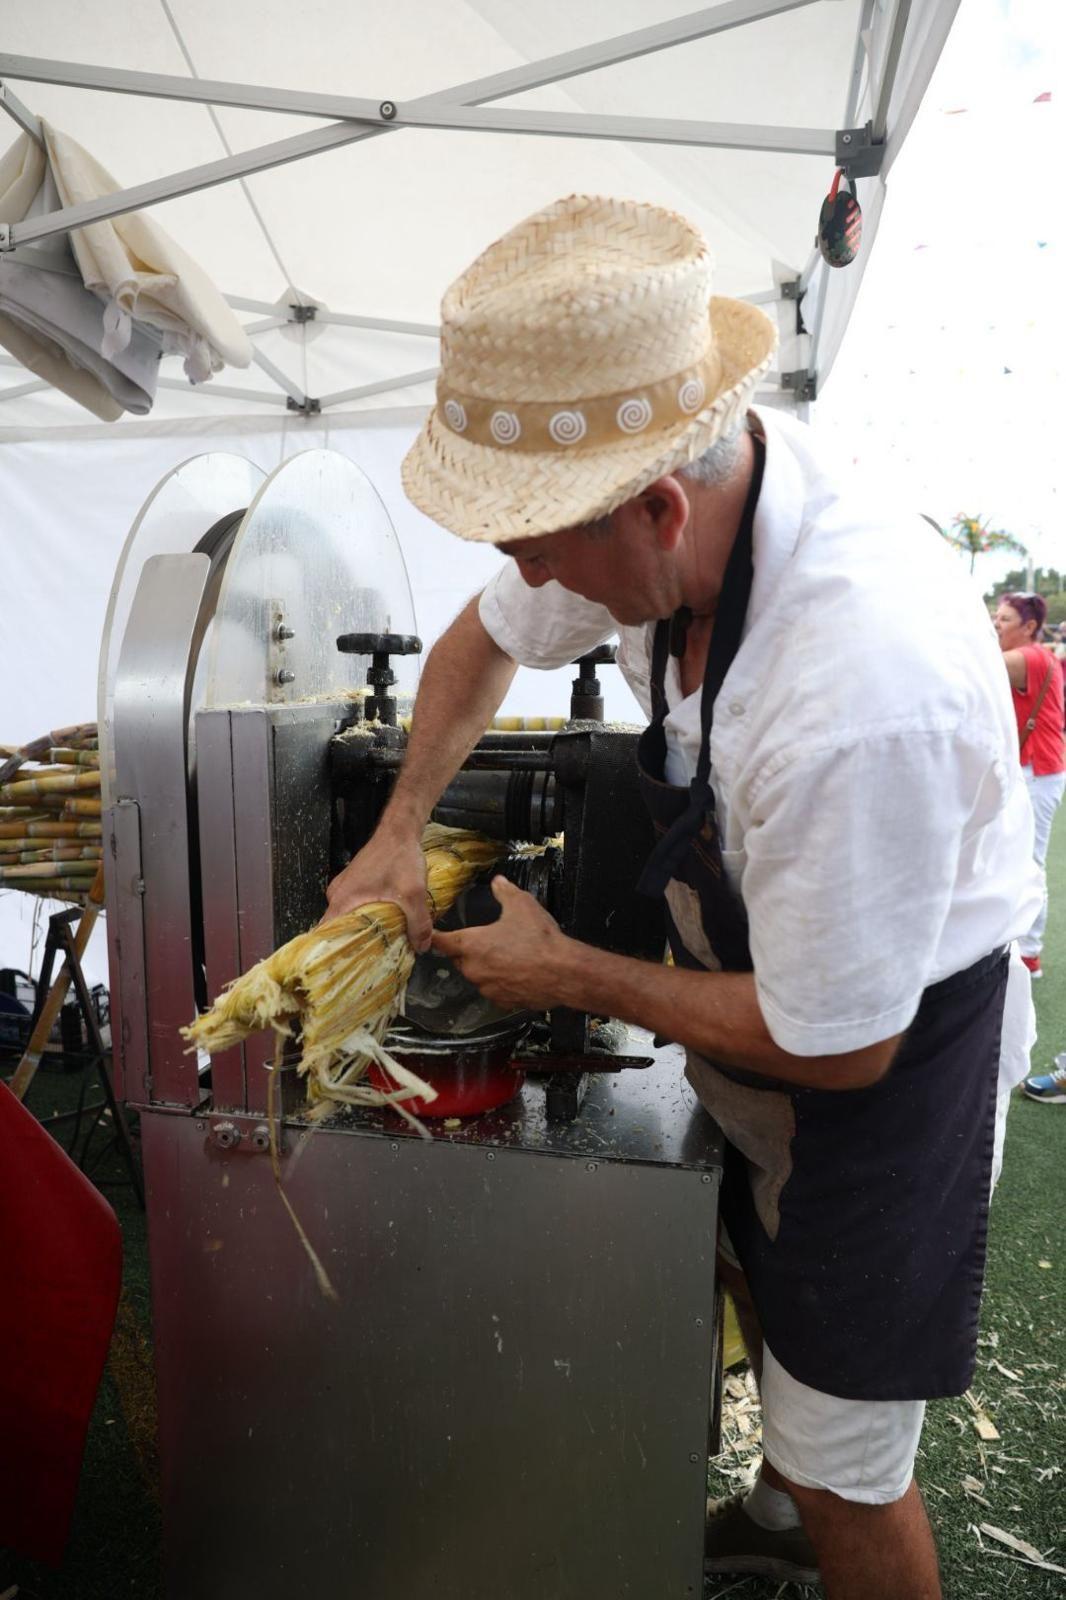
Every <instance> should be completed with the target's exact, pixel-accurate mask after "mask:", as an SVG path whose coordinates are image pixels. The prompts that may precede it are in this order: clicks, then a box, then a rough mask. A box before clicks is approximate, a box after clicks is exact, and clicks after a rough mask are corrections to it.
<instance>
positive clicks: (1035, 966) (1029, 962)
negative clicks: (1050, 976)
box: [1022, 956, 1044, 978]
mask: <svg viewBox="0 0 1066 1600" xmlns="http://www.w3.org/2000/svg"><path fill="white" fill-rule="evenodd" d="M1022 966H1023V967H1028V968H1029V971H1030V972H1031V973H1032V975H1033V977H1034V978H1042V977H1043V976H1044V969H1043V967H1042V966H1041V965H1040V957H1039V956H1022Z"/></svg>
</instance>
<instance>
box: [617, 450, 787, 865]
mask: <svg viewBox="0 0 1066 1600" xmlns="http://www.w3.org/2000/svg"><path fill="white" fill-rule="evenodd" d="M752 444H753V445H754V447H755V465H754V468H753V471H752V475H751V483H750V485H749V486H748V494H747V498H746V500H745V502H744V510H743V512H742V513H741V518H740V525H739V527H738V528H737V535H736V538H735V540H734V541H733V548H732V550H731V551H730V554H729V560H728V562H727V563H726V569H725V576H724V578H723V580H722V592H721V595H720V596H719V600H718V609H717V612H716V615H715V622H714V632H713V633H712V635H711V644H710V648H709V650H708V652H707V666H706V669H705V671H704V674H703V690H702V693H701V696H700V727H701V735H700V753H699V758H698V761H697V765H696V776H695V778H694V779H693V780H692V783H691V784H690V785H689V801H688V805H687V806H686V807H685V809H684V811H683V812H682V813H681V814H680V816H678V817H677V818H675V820H674V822H673V824H672V825H671V826H670V827H669V828H668V829H667V831H666V833H665V834H664V835H663V837H662V838H661V839H660V840H659V842H658V843H657V845H656V846H655V849H654V850H653V851H652V853H651V856H650V858H649V860H648V862H647V864H646V865H645V868H644V871H643V872H642V874H641V877H640V882H639V883H638V885H637V887H638V889H639V891H640V892H641V894H648V895H661V894H663V893H665V891H666V886H667V884H668V883H669V882H670V879H671V878H672V877H674V876H675V875H676V871H677V868H678V867H679V866H680V864H681V862H682V860H683V859H684V856H685V852H686V851H687V850H688V847H689V844H690V842H691V840H692V839H693V838H695V836H696V834H697V833H698V832H699V831H700V829H701V828H702V826H703V823H704V819H705V817H706V815H707V813H708V812H709V811H713V810H714V792H713V790H712V789H711V785H710V772H711V726H712V721H713V718H714V702H715V699H716V698H717V695H718V691H719V690H720V689H721V687H722V683H723V682H724V680H725V675H726V673H727V672H728V671H729V668H730V667H731V666H732V664H733V660H734V658H735V656H736V653H737V650H738V649H739V647H740V640H741V637H742V635H743V632H744V622H745V619H746V618H747V614H748V603H749V601H750V599H751V586H752V581H753V578H754V568H753V565H752V534H753V529H754V526H755V507H756V505H757V504H758V500H759V490H760V488H761V487H762V475H763V466H764V464H765V459H766V448H765V445H764V443H763V441H762V439H761V438H759V436H758V435H757V434H753V435H752ZM670 632H671V628H670V619H669V618H667V619H665V620H663V621H661V622H659V623H658V624H657V625H656V629H655V638H654V641H653V644H652V665H651V701H652V712H653V723H652V726H653V728H654V729H655V733H656V734H657V736H658V739H659V741H661V742H662V744H663V745H665V738H664V735H663V730H662V724H663V721H664V720H665V718H666V714H667V710H668V707H667V703H666V690H665V687H664V685H665V679H666V660H667V655H668V652H669V645H670ZM664 753H665V752H664Z"/></svg>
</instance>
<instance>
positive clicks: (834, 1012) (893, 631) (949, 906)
mask: <svg viewBox="0 0 1066 1600" xmlns="http://www.w3.org/2000/svg"><path fill="white" fill-rule="evenodd" d="M759 419H760V422H761V423H762V427H763V430H764V432H765V435H766V446H767V448H766V467H765V472H764V476H763V482H762V489H761V492H760V495H759V503H758V507H757V509H756V514H755V526H754V540H753V549H754V569H755V575H754V585H753V589H752V597H751V604H750V606H749V609H748V617H747V622H746V625H745V631H744V638H743V641H742V643H741V646H740V649H739V650H738V652H737V655H736V658H735V660H734V662H733V664H732V666H731V668H730V670H729V672H728V674H727V675H726V678H725V681H724V683H723V685H722V689H721V693H720V694H719V697H718V701H717V703H716V706H715V715H714V727H713V730H712V734H711V783H712V786H713V788H714V792H715V798H716V801H717V806H718V819H719V826H720V828H721V832H722V847H723V859H724V863H725V867H726V871H727V873H728V875H729V878H730V880H731V882H732V883H733V885H734V887H735V888H736V889H738V890H739V892H740V893H741V894H742V896H743V899H744V904H745V907H746V909H747V913H748V919H749V924H750V942H751V953H752V959H753V963H754V968H755V981H756V985H757V990H758V996H759V1004H760V1006H761V1008H762V1011H763V1014H764V1017H765V1019H766V1024H767V1027H768V1028H769V1031H770V1033H771V1035H772V1036H773V1038H774V1040H775V1042H776V1043H777V1044H778V1045H779V1046H780V1047H781V1048H782V1049H784V1050H788V1051H790V1052H792V1053H793V1054H795V1055H801V1056H810V1055H821V1054H836V1053H839V1052H842V1051H845V1050H855V1049H860V1048H862V1047H863V1046H865V1045H868V1044H872V1043H875V1042H877V1041H879V1040H881V1039H885V1038H889V1037H891V1036H892V1035H894V1034H897V1033H901V1032H902V1031H903V1030H904V1029H905V1028H906V1027H907V1026H908V1025H909V1024H910V1022H911V1021H912V1020H913V1017H914V1014H915V1012H916V1010H917V1008H918V1004H919V1001H920V999H921V995H922V991H923V990H924V989H925V988H926V987H927V986H928V985H929V984H932V983H935V982H937V981H938V980H939V979H941V978H946V977H948V976H950V975H951V974H952V973H955V972H961V971H963V970H965V969H966V968H967V967H969V966H971V965H972V964H973V962H975V961H977V960H978V959H979V958H980V957H981V956H983V955H987V954H988V953H989V952H990V951H992V950H995V949H996V948H998V947H1000V946H1003V945H1005V944H1007V943H1008V942H1009V941H1010V940H1012V939H1014V938H1017V937H1018V936H1019V935H1020V934H1022V933H1023V932H1025V930H1026V929H1027V928H1028V927H1029V926H1030V924H1031V923H1032V921H1033V918H1034V917H1035V915H1036V912H1037V909H1038V907H1039V905H1040V901H1041V893H1042V891H1041V881H1040V877H1039V872H1038V870H1037V869H1036V868H1035V867H1034V864H1033V860H1032V817H1031V812H1030V808H1029V801H1028V797H1027V795H1026V792H1025V785H1024V783H1023V781H1022V777H1021V771H1020V767H1019V762H1018V739H1017V733H1016V729H1015V722H1014V713H1013V710H1012V707H1011V701H1010V690H1009V686H1008V682H1007V674H1006V672H1005V671H1004V667H1003V661H1002V657H1001V653H1000V650H999V646H998V643H997V641H996V637H995V633H994V630H993V628H992V624H991V622H990V621H989V618H988V616H987V614H986V612H985V609H984V606H983V604H982V601H981V598H980V595H979V593H978V591H977V589H976V586H975V585H974V584H973V582H972V581H971V580H970V579H969V578H968V577H967V576H966V574H965V573H964V571H963V570H962V568H961V566H960V564H959V563H958V561H957V558H955V557H954V556H953V555H952V554H951V553H950V552H949V551H948V550H947V548H946V546H945V545H944V544H943V542H942V541H941V540H940V539H938V538H937V536H936V534H935V533H934V532H933V531H932V530H931V529H930V528H929V527H928V525H927V524H926V523H925V522H923V521H922V520H921V519H920V518H919V517H917V516H914V517H900V516H898V515H892V514H890V513H888V512H886V511H885V509H884V507H883V504H882V503H881V502H880V501H879V499H878V497H877V496H876V495H875V494H873V493H871V492H870V491H865V492H864V490H863V487H862V485H861V483H859V482H858V481H854V480H852V479H851V478H850V475H843V474H841V473H840V472H838V471H827V470H826V469H825V468H824V467H823V465H822V464H821V463H820V461H819V441H818V439H817V437H816V435H815V434H814V433H813V432H812V431H811V430H810V429H808V428H806V427H805V426H804V425H803V424H801V423H798V422H795V421H793V420H792V419H790V418H785V417H783V416H781V415H780V414H779V413H775V412H766V411H762V412H760V413H759ZM603 550H604V559H605V560H609V559H610V544H609V543H607V544H605V545H604V546H603ZM480 614H481V620H482V622H483V623H484V626H485V628H486V629H487V631H488V632H489V634H490V635H491V636H492V638H493V639H494V640H495V641H496V643H497V644H498V645H499V646H500V647H501V649H503V650H505V651H506V652H507V653H508V654H509V655H511V656H512V657H513V658H514V659H515V660H517V661H519V662H520V663H522V664H523V665H525V666H533V667H546V668H551V667H558V666H562V665H563V664H564V663H566V662H568V661H573V660H575V659H576V658H577V657H578V656H579V655H581V654H582V653H583V652H585V651H587V650H588V649H590V648H591V647H592V646H593V645H595V644H596V643H598V642H600V641H601V640H603V639H605V638H609V637H611V636H612V635H613V634H615V633H618V634H619V635H620V640H621V642H620V647H619V656H618V659H619V665H620V667H621V669H622V672H623V673H624V675H625V677H626V679H627V681H628V683H629V685H630V687H631V688H632V690H633V692H634V694H635V695H636V697H637V699H638V701H639V702H640V704H641V705H642V706H643V708H644V710H645V712H646V713H647V714H648V715H649V716H650V714H651V697H650V691H649V672H650V664H651V641H652V635H653V631H654V630H653V627H652V626H648V627H637V628H630V627H623V628H619V627H618V625H617V624H616V623H615V622H614V620H613V619H612V618H611V616H610V614H609V613H608V612H607V611H606V610H605V609H604V608H603V607H601V606H598V605H595V604H592V603H591V602H589V601H587V600H584V599H583V598H582V597H581V596H579V595H574V594H571V593H569V592H568V591H566V590H565V589H563V588H561V587H560V585H559V584H557V583H555V582H552V583H548V584H545V585H544V586H543V587H542V588H539V589H535V590H534V589H530V588H529V587H528V586H527V585H526V584H525V582H524V581H523V579H522V577H521V575H520V573H519V570H518V568H517V566H516V565H515V564H513V563H509V564H508V565H507V566H505V567H504V568H502V569H501V571H500V572H499V573H498V574H497V576H496V577H495V578H494V579H493V580H492V582H491V583H489V585H488V586H487V588H486V589H485V591H484V593H483V595H482V597H481V608H480ZM666 694H667V702H668V704H669V706H670V713H669V716H668V718H667V720H666V724H665V732H666V740H667V750H668V755H667V777H668V778H669V779H670V781H672V782H674V783H681V784H684V783H688V782H690V781H691V778H692V776H693V775H694V773H695V770H696V761H697V757H698V754H699V744H700V697H699V694H698V693H696V694H691V695H689V696H687V697H684V696H682V694H681V689H680V682H679V677H678V672H677V666H676V663H675V662H673V661H671V663H670V667H669V670H668V676H667V682H666ZM1016 1056H1017V1062H1018V1067H1020V1068H1021V1070H1020V1071H1018V1075H1019V1076H1021V1075H1022V1074H1023V1072H1024V1065H1023V1058H1022V1056H1021V1053H1020V1052H1016ZM1015 1070H1017V1068H1016V1069H1015Z"/></svg>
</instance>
